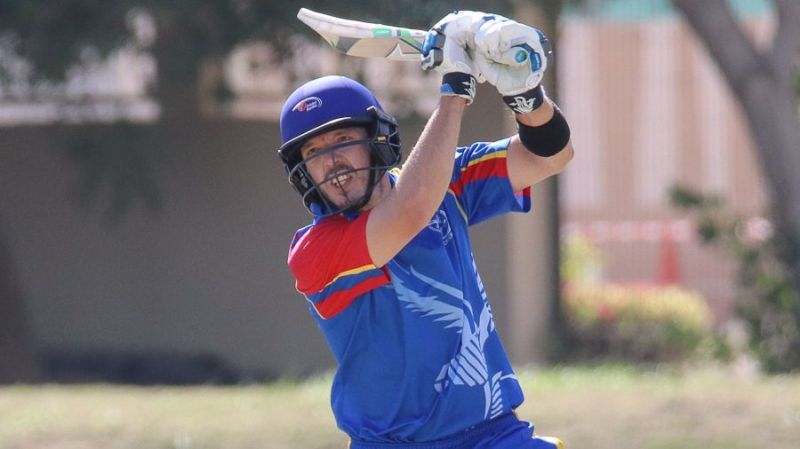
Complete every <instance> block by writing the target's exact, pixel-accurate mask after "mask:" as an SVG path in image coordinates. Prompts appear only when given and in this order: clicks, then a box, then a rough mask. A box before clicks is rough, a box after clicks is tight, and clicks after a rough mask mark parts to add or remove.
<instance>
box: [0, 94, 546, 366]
mask: <svg viewBox="0 0 800 449" xmlns="http://www.w3.org/2000/svg"><path fill="white" fill-rule="evenodd" d="M479 97H482V98H480V99H479V103H478V104H477V105H476V106H473V107H472V108H471V109H470V111H469V114H468V117H467V119H466V120H465V124H464V128H463V133H462V142H463V143H468V142H471V141H475V140H482V139H496V138H500V137H503V136H504V132H503V127H504V126H506V125H504V121H503V120H502V119H501V118H500V117H501V116H500V114H508V113H507V112H505V109H504V107H503V106H502V104H501V103H500V101H499V99H498V98H496V95H495V94H494V93H493V92H490V91H487V90H481V91H480V92H479ZM501 111H502V112H501ZM421 125H422V123H421V122H420V121H412V122H407V123H404V124H403V125H402V127H401V130H402V135H403V139H404V152H405V153H406V154H407V153H408V151H409V149H410V148H411V146H412V145H413V142H415V140H416V137H417V135H418V134H419V132H420V129H421ZM202 126H203V129H195V130H182V131H177V132H174V133H172V134H171V135H170V137H169V138H168V140H167V141H165V142H163V150H162V151H161V153H160V154H161V156H160V161H159V163H158V164H157V170H156V171H155V173H156V177H157V180H158V183H159V187H160V191H161V194H162V195H163V199H164V207H163V211H162V212H161V213H158V214H155V215H151V214H148V213H147V212H146V211H145V210H144V209H143V207H142V206H141V205H140V204H136V205H135V206H134V207H133V208H132V209H131V210H130V211H129V212H128V214H127V215H126V216H125V218H124V220H122V222H121V223H120V224H119V225H117V226H115V227H111V226H108V225H107V222H106V221H105V219H104V216H103V215H102V211H101V208H99V207H95V208H94V210H86V209H82V208H80V207H78V206H77V203H76V197H75V191H74V189H75V188H76V187H77V185H78V182H79V179H80V176H79V174H78V171H77V168H76V166H75V165H74V164H73V163H72V162H70V161H69V160H68V158H67V157H66V156H65V153H64V150H63V148H64V145H65V143H66V142H68V141H70V139H72V138H73V137H70V136H71V134H70V133H74V132H75V131H76V130H77V131H79V130H80V129H79V128H66V129H65V128H57V127H21V128H13V129H10V128H6V129H2V130H1V131H0V211H2V214H1V215H0V216H2V222H0V226H3V228H4V230H5V232H6V234H7V235H8V236H9V238H10V239H11V242H10V246H11V249H12V254H13V258H14V260H15V262H16V265H17V268H18V272H19V275H20V277H21V280H22V288H23V292H24V294H25V297H26V300H27V305H28V307H29V310H30V312H31V314H32V317H33V324H34V327H35V329H34V330H35V333H36V336H37V338H38V340H39V342H40V343H41V344H42V345H43V346H46V347H56V348H67V349H111V350H145V351H146V350H176V351H187V352H207V353H213V354H217V355H220V356H222V357H223V358H225V359H226V360H227V361H229V362H231V363H233V364H234V365H236V366H238V367H240V368H244V369H246V370H254V371H260V372H265V373H267V374H273V375H275V374H292V373H306V372H310V371H314V370H317V369H320V368H323V367H329V366H331V364H332V358H331V357H330V356H329V354H328V351H327V348H326V347H325V344H324V341H323V339H322V338H321V336H320V333H319V331H318V329H317V328H316V326H315V325H314V322H313V320H312V318H311V317H310V316H309V314H308V310H307V306H306V301H304V300H303V299H302V297H301V296H300V295H299V294H297V293H296V292H295V291H294V288H293V281H292V279H291V277H290V274H289V272H288V269H287V267H286V252H287V248H288V244H289V240H290V238H291V235H292V232H293V231H294V229H296V228H297V227H300V226H302V225H304V224H305V223H307V222H308V221H309V216H308V215H307V214H306V212H305V210H304V209H303V208H302V207H301V205H300V201H299V197H298V196H297V195H296V193H294V191H293V190H292V189H291V188H290V187H289V185H288V184H287V182H286V179H285V176H284V174H283V169H282V167H281V166H280V165H279V164H278V160H277V157H276V156H275V154H274V153H273V149H274V148H276V146H277V144H278V140H277V139H278V137H277V130H276V127H275V124H270V123H264V122H212V123H206V124H203V125H202ZM540 213H541V212H540ZM505 226H506V224H505V221H503V220H496V221H495V222H491V223H488V224H485V225H482V226H481V227H480V228H479V229H477V230H476V232H475V233H474V234H473V236H474V243H475V254H476V256H477V259H478V264H479V268H480V270H481V272H482V273H483V277H484V282H485V284H486V287H487V290H488V292H489V296H490V298H492V299H493V304H494V306H495V313H496V316H497V321H498V325H499V329H500V332H501V335H503V336H504V337H505V336H506V335H508V334H509V333H510V330H509V325H510V318H509V307H508V305H507V301H506V300H505V298H506V295H507V293H508V292H507V288H506V283H507V281H508V278H507V276H508V275H507V273H506V269H507V261H508V258H507V254H506V248H507V247H508V246H509V245H508V240H507V239H508V238H507V237H506V228H505ZM531 269H532V270H533V269H535V268H534V267H532V268H531ZM531 296H532V297H535V296H533V295H531ZM518 346H519V345H518ZM526 350H527V349H526V347H525V345H522V346H519V347H518V348H517V349H516V350H515V352H514V355H515V357H516V358H517V359H522V360H526V358H527V356H526V355H525V354H524V352H525V351H526Z"/></svg>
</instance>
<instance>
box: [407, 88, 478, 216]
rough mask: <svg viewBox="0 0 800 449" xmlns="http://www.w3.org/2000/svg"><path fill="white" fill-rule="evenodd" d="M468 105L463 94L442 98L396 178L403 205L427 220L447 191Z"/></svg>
mask: <svg viewBox="0 0 800 449" xmlns="http://www.w3.org/2000/svg"><path fill="white" fill-rule="evenodd" d="M465 107H466V102H465V100H464V99H463V98H460V97H453V96H444V97H442V98H441V99H440V101H439V106H438V107H437V109H436V110H435V111H434V112H433V115H432V116H431V118H430V119H429V120H428V123H427V125H426V126H425V129H424V130H423V131H422V135H421V136H420V138H419V141H417V145H416V146H415V147H414V150H413V151H412V152H411V154H409V156H408V160H407V161H406V163H405V165H404V166H403V170H402V172H401V174H400V177H399V179H398V180H397V185H396V186H395V189H396V191H397V195H398V202H400V203H401V204H402V206H401V207H403V208H404V209H406V210H407V211H408V212H409V213H413V214H415V215H416V214H419V215H420V217H421V219H424V220H425V222H427V220H429V219H430V217H431V216H433V213H434V212H435V211H436V209H437V208H438V207H439V204H441V202H442V199H443V198H444V195H445V194H446V193H447V187H448V185H449V183H450V178H451V177H452V174H453V161H454V159H455V148H456V146H457V145H458V135H459V132H460V131H461V119H462V117H463V115H464V109H465Z"/></svg>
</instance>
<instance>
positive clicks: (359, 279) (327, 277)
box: [289, 212, 389, 319]
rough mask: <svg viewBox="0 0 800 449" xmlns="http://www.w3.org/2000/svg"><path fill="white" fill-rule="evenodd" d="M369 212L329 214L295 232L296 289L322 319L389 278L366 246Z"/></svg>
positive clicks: (291, 257) (292, 264)
mask: <svg viewBox="0 0 800 449" xmlns="http://www.w3.org/2000/svg"><path fill="white" fill-rule="evenodd" d="M368 216H369V213H368V212H366V213H363V214H361V215H360V216H359V217H358V218H356V219H354V220H352V221H349V220H347V219H345V218H343V217H331V218H329V219H326V220H323V221H322V222H320V223H317V224H315V225H313V226H311V227H309V228H306V229H302V230H300V231H298V232H297V233H296V234H295V237H294V239H293V242H292V245H291V248H290V250H289V268H290V269H291V271H292V274H293V275H294V278H295V280H296V281H297V283H296V288H297V291H299V292H300V293H302V294H303V295H304V296H305V297H306V299H307V300H308V301H309V303H311V306H312V307H313V308H314V310H315V311H316V313H317V314H318V315H319V316H320V317H321V318H322V319H329V318H332V317H334V316H336V315H338V314H339V313H340V312H342V311H343V310H345V309H346V308H347V307H348V306H350V304H351V303H352V302H353V301H354V300H355V299H356V298H357V297H358V296H360V295H363V294H364V293H367V292H369V291H370V290H373V289H375V288H378V287H380V286H381V285H384V284H386V283H388V282H389V276H388V275H387V273H386V272H385V271H384V270H382V269H381V268H378V267H376V266H375V264H373V263H372V259H371V258H370V256H369V251H368V250H367V234H366V224H367V218H368Z"/></svg>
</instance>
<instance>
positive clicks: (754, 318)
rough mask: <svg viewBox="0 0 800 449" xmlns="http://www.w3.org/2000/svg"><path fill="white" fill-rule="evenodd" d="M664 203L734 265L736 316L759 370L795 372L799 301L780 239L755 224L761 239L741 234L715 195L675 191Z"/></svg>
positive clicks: (799, 348)
mask: <svg viewBox="0 0 800 449" xmlns="http://www.w3.org/2000/svg"><path fill="white" fill-rule="evenodd" d="M670 200H671V203H672V205H673V206H674V207H676V208H678V209H680V210H683V211H685V212H687V213H691V214H692V215H693V216H694V218H695V221H696V223H697V232H698V235H699V236H700V239H701V241H702V242H703V243H705V244H708V245H714V246H718V247H721V248H723V249H725V250H726V251H727V252H729V253H730V254H731V255H733V256H734V257H735V258H736V260H737V261H738V263H739V268H738V276H737V279H738V284H739V287H740V289H739V291H738V292H737V304H736V312H737V315H738V316H739V317H740V318H741V319H742V320H744V322H745V323H746V324H747V326H748V330H749V338H750V347H751V349H752V350H753V352H754V353H755V354H756V356H757V357H758V359H759V361H760V362H761V364H762V366H763V368H764V369H765V370H766V371H768V372H787V371H793V370H797V369H800V314H798V312H797V311H798V308H797V304H798V301H800V297H799V296H798V292H797V290H796V289H795V288H794V286H793V284H792V270H796V269H797V267H796V266H795V265H793V263H794V262H793V259H792V258H791V257H787V252H786V250H785V249H786V247H787V245H786V242H785V240H784V238H785V237H784V234H782V233H780V232H769V229H768V227H767V226H768V225H767V224H766V223H761V225H762V228H764V229H762V230H761V232H762V233H764V234H765V235H764V236H762V237H765V238H763V239H761V238H753V236H751V235H749V234H748V232H747V231H746V229H747V220H746V218H745V217H742V216H740V215H737V214H734V213H732V212H730V211H729V210H728V209H727V208H726V205H725V202H724V201H723V199H722V198H720V197H718V196H715V195H708V194H702V193H699V192H696V191H693V190H691V189H689V188H686V187H681V186H676V187H674V188H673V189H672V190H671V192H670Z"/></svg>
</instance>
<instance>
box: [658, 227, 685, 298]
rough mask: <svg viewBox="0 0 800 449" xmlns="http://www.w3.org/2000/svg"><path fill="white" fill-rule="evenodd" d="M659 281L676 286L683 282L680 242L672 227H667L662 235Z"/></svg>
mask: <svg viewBox="0 0 800 449" xmlns="http://www.w3.org/2000/svg"><path fill="white" fill-rule="evenodd" d="M658 281H659V283H661V284H663V285H674V284H679V283H680V282H681V270H680V261H679V257H678V242H677V241H676V239H675V235H674V233H673V231H672V229H671V228H670V227H665V228H664V230H663V232H662V234H661V260H660V268H659V275H658Z"/></svg>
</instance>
